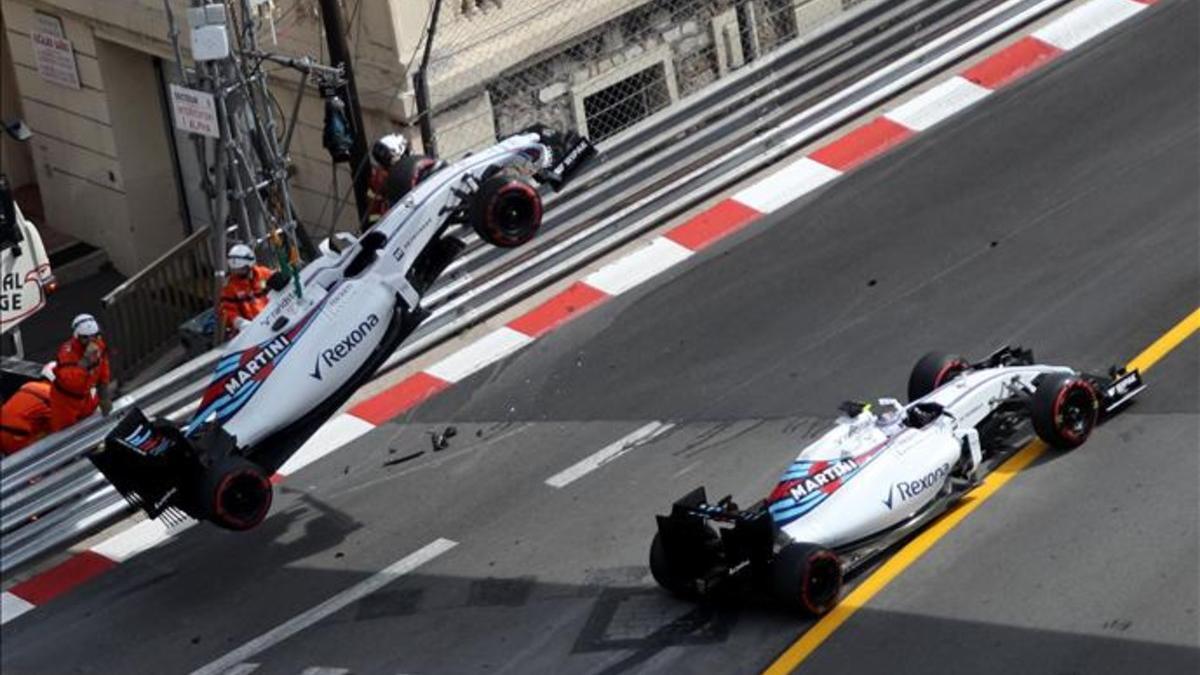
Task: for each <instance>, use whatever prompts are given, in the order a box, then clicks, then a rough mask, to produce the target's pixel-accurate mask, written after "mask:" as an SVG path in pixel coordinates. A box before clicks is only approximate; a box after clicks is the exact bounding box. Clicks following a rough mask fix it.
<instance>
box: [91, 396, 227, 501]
mask: <svg viewBox="0 0 1200 675" xmlns="http://www.w3.org/2000/svg"><path fill="white" fill-rule="evenodd" d="M204 441H205V442H204V443H203V446H204V447H203V448H200V447H197V445H196V444H194V443H193V442H192V440H191V439H189V438H188V437H186V436H184V434H183V432H182V431H180V430H179V429H178V428H177V427H176V426H175V425H174V424H172V423H171V422H168V421H165V420H154V421H151V420H149V419H148V418H147V417H146V416H145V414H143V413H142V411H141V410H139V409H137V408H134V409H132V410H131V411H130V412H128V413H127V414H126V415H125V417H124V418H122V419H121V421H120V422H119V423H118V424H117V426H116V427H115V428H113V430H112V431H111V432H109V434H108V436H106V437H105V439H104V443H103V444H102V445H101V446H100V448H99V449H98V450H97V451H95V452H93V453H92V454H91V455H90V456H89V459H91V461H92V464H94V465H95V466H96V468H97V469H99V470H100V473H102V474H104V477H105V478H107V479H108V481H109V482H110V483H112V486H113V487H114V488H116V490H117V492H119V493H121V496H122V497H124V498H125V500H126V501H127V502H129V504H130V505H132V506H133V507H135V508H139V509H141V510H143V511H145V513H146V515H148V516H150V517H151V518H158V517H160V516H163V517H165V518H166V519H167V520H180V519H182V518H183V512H184V510H185V509H184V508H183V506H182V505H183V504H187V503H190V500H189V499H188V495H189V494H190V493H191V492H192V491H193V490H194V489H195V488H196V487H197V485H196V481H197V479H198V477H199V476H200V475H202V473H203V468H204V467H205V466H207V465H209V464H211V463H212V462H213V461H214V460H215V459H216V458H219V457H223V456H224V455H222V454H221V453H226V454H228V453H231V452H233V450H234V449H235V447H236V442H235V440H234V438H233V437H232V436H230V435H229V434H227V433H225V432H224V431H223V430H221V429H220V428H219V427H217V428H214V429H212V430H210V431H209V433H208V434H207V435H206V436H205V439H204Z"/></svg>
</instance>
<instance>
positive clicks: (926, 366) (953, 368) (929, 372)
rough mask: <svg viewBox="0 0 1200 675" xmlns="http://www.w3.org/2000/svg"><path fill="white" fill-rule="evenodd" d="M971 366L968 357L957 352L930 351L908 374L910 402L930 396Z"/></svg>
mask: <svg viewBox="0 0 1200 675" xmlns="http://www.w3.org/2000/svg"><path fill="white" fill-rule="evenodd" d="M969 366H970V364H968V363H967V360H966V359H964V358H963V357H961V356H958V355H955V354H944V353H942V352H929V353H928V354H926V355H925V356H922V357H921V359H920V360H919V361H917V365H915V366H913V369H912V374H910V375H909V376H908V402H909V403H912V402H913V401H915V400H917V399H919V398H923V397H925V396H928V395H929V394H930V393H932V392H933V390H935V389H937V388H938V387H940V386H942V385H943V384H946V383H947V382H949V381H950V380H953V379H954V378H955V377H958V375H959V374H960V373H962V372H963V371H965V370H966V369H967V368H968V367H969Z"/></svg>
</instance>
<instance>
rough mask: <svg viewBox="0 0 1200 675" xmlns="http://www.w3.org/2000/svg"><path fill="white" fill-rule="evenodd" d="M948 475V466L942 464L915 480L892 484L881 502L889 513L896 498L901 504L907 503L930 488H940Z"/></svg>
mask: <svg viewBox="0 0 1200 675" xmlns="http://www.w3.org/2000/svg"><path fill="white" fill-rule="evenodd" d="M948 475H950V465H949V464H943V465H941V466H939V467H938V468H936V469H934V470H933V471H930V472H929V473H927V474H925V475H924V476H922V477H921V478H919V479H917V480H906V481H902V482H899V483H893V484H892V487H890V488H888V496H887V499H885V500H883V505H884V506H886V507H888V510H889V511H891V510H892V508H893V507H894V506H895V505H896V497H900V502H901V503H903V502H907V501H908V500H910V499H914V498H916V497H917V496H918V495H920V494H922V493H924V492H925V491H927V490H929V489H931V488H938V487H941V485H942V483H944V482H946V476H948Z"/></svg>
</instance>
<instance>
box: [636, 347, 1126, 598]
mask: <svg viewBox="0 0 1200 675" xmlns="http://www.w3.org/2000/svg"><path fill="white" fill-rule="evenodd" d="M1143 388H1144V385H1143V384H1142V380H1141V376H1140V375H1139V373H1138V372H1137V371H1136V370H1135V371H1130V372H1125V371H1123V370H1117V369H1113V370H1112V371H1111V373H1110V374H1109V375H1107V376H1099V375H1089V374H1084V373H1080V372H1077V371H1075V370H1072V369H1071V368H1065V367H1062V366H1051V365H1043V364H1038V363H1034V360H1033V354H1032V352H1030V351H1029V350H1024V349H1019V348H1008V347H1006V348H1004V349H1001V350H1000V351H998V352H996V353H995V354H993V355H992V356H990V357H988V358H987V359H985V360H983V361H981V362H978V363H969V362H967V361H965V360H963V359H962V358H959V357H956V356H950V355H946V354H941V353H930V354H927V355H926V356H925V357H923V358H922V359H921V360H920V361H918V362H917V365H916V366H915V367H914V369H913V371H912V375H911V377H910V379H909V383H908V396H909V400H910V401H911V402H910V403H909V404H908V405H902V404H900V403H899V402H898V401H896V400H895V399H883V400H881V401H880V402H879V403H878V404H876V405H871V404H867V403H859V402H848V403H845V404H843V405H842V407H841V412H842V416H841V417H840V418H839V419H838V421H837V424H836V426H834V428H833V429H831V430H829V431H828V432H827V433H825V434H824V435H823V436H822V437H821V438H819V439H818V440H817V441H815V442H814V443H812V444H811V445H809V446H808V447H806V448H804V450H802V451H801V452H800V455H799V456H798V457H797V458H796V460H795V461H794V462H792V464H791V465H790V466H788V468H787V470H786V471H785V472H784V474H783V476H782V477H781V478H780V480H779V483H778V484H777V485H776V487H775V489H774V490H773V491H772V492H771V494H770V495H769V496H768V497H767V498H766V499H764V500H762V501H760V502H758V503H757V504H755V505H754V506H752V507H750V508H748V509H745V510H742V509H739V508H738V507H737V505H736V504H734V503H733V501H732V500H731V499H730V498H729V497H726V498H725V499H723V500H721V501H719V502H717V503H715V504H713V503H709V502H708V499H707V497H706V494H705V491H704V488H703V487H701V488H697V489H696V490H694V491H692V492H691V493H689V494H688V495H686V496H685V497H683V498H682V499H680V500H679V501H677V502H675V504H674V506H673V508H672V509H671V513H670V515H667V516H658V532H657V534H656V535H655V537H654V541H653V542H652V544H651V547H650V570H651V572H652V574H653V576H654V578H655V580H656V581H657V582H658V583H659V585H661V586H662V587H663V588H665V589H667V590H669V591H671V592H672V593H675V594H676V595H679V596H682V597H688V598H699V597H703V596H706V595H708V594H710V593H711V592H712V591H714V590H715V589H717V588H719V587H720V586H721V585H723V584H724V583H726V582H728V581H729V580H731V579H733V578H741V579H750V580H753V581H755V582H758V583H759V584H761V585H762V586H763V587H765V588H766V589H767V590H768V591H769V592H770V593H772V594H774V595H776V596H777V597H778V598H779V599H781V600H782V601H783V602H784V603H785V604H787V605H789V606H791V607H793V608H796V609H799V610H801V611H803V612H805V613H808V614H811V615H821V614H824V613H825V612H828V611H829V610H830V609H832V608H833V606H834V605H835V604H836V603H837V601H838V598H839V596H840V593H841V588H842V581H843V579H844V577H845V575H847V574H850V573H851V572H853V571H855V570H857V569H859V568H861V566H862V565H863V564H864V563H866V562H868V561H869V560H871V559H873V558H874V557H875V556H877V555H878V554H880V553H882V552H884V551H885V550H887V549H888V548H890V547H892V546H893V545H895V544H896V543H898V542H900V541H901V540H903V539H904V538H906V537H907V536H909V535H911V534H912V533H913V532H915V531H916V530H918V529H919V528H921V527H922V526H924V525H926V524H928V523H929V522H931V521H932V520H934V519H936V518H937V517H938V516H939V515H941V514H942V513H944V512H945V511H946V509H947V508H948V507H949V506H951V505H952V504H953V503H954V502H956V501H957V500H958V499H959V498H961V497H962V496H963V495H964V494H966V493H967V492H969V491H970V490H971V488H973V487H974V486H975V485H977V484H978V483H979V481H980V480H981V479H982V477H983V475H984V474H985V473H986V472H987V471H989V470H990V468H992V467H994V466H995V465H996V464H997V463H998V462H999V461H1000V460H1001V459H1003V458H1004V457H1005V456H1007V455H1008V454H1011V452H1012V450H1013V449H1014V448H1015V447H1017V445H1014V444H1019V443H1020V442H1022V441H1023V440H1025V439H1027V438H1028V430H1029V427H1030V424H1027V422H1029V423H1032V429H1033V432H1034V433H1036V435H1037V436H1038V437H1039V438H1040V439H1041V440H1042V441H1043V442H1045V443H1046V444H1048V445H1050V446H1053V447H1055V448H1060V449H1070V448H1074V447H1077V446H1079V445H1081V444H1082V443H1083V442H1084V441H1085V440H1087V438H1088V436H1089V435H1090V434H1091V432H1092V429H1093V427H1094V426H1095V425H1096V424H1097V423H1098V422H1099V421H1100V420H1101V419H1103V418H1105V417H1106V416H1108V415H1112V414H1113V413H1115V412H1116V411H1118V410H1119V409H1120V408H1121V407H1122V406H1123V405H1125V404H1126V403H1127V402H1128V401H1130V399H1132V398H1133V397H1134V396H1135V395H1137V394H1138V393H1139V392H1141V391H1142V389H1143Z"/></svg>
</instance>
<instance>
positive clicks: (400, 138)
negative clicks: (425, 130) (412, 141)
mask: <svg viewBox="0 0 1200 675" xmlns="http://www.w3.org/2000/svg"><path fill="white" fill-rule="evenodd" d="M407 150H408V139H407V138H405V137H404V135H403V134H388V135H387V136H384V137H382V138H380V139H379V140H377V141H375V143H374V145H372V146H371V159H373V160H375V163H376V164H378V165H379V166H381V167H383V168H385V169H386V168H388V167H390V166H391V165H393V164H395V163H396V162H398V161H400V158H401V157H403V156H404V153H405V152H406V151H407Z"/></svg>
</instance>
